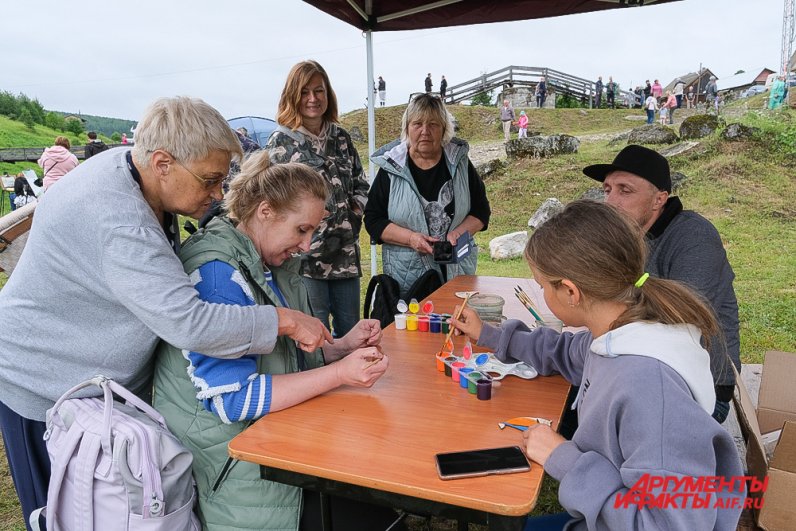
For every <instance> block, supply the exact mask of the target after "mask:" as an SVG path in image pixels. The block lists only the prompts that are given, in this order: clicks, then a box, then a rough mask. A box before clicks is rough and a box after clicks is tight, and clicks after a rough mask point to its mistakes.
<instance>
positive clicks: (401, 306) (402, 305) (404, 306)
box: [395, 299, 409, 313]
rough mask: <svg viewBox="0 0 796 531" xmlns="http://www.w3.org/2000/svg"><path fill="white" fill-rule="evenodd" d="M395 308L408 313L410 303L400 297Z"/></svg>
mask: <svg viewBox="0 0 796 531" xmlns="http://www.w3.org/2000/svg"><path fill="white" fill-rule="evenodd" d="M395 308H396V309H397V310H398V311H399V312H401V313H406V312H407V311H409V305H408V304H406V302H405V301H404V300H403V299H398V303H397V304H396V305H395Z"/></svg>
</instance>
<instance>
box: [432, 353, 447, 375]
mask: <svg viewBox="0 0 796 531" xmlns="http://www.w3.org/2000/svg"><path fill="white" fill-rule="evenodd" d="M440 354H442V352H440V353H439V354H437V355H436V356H434V357H435V358H437V370H438V371H439V372H445V360H444V359H443V358H441V357H440Z"/></svg>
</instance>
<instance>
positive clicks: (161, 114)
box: [0, 97, 332, 521]
mask: <svg viewBox="0 0 796 531" xmlns="http://www.w3.org/2000/svg"><path fill="white" fill-rule="evenodd" d="M240 155H241V148H240V144H239V143H238V140H237V138H236V137H235V134H234V133H233V131H232V129H230V127H229V125H228V124H227V122H226V120H224V118H223V117H222V116H221V115H220V114H219V113H218V111H216V110H215V109H213V108H212V107H211V106H210V105H208V104H207V103H205V102H203V101H202V100H199V99H192V98H186V97H177V98H163V99H160V100H157V101H156V102H155V103H154V104H153V105H152V106H150V107H149V109H148V110H147V111H146V112H145V114H144V117H143V118H142V119H141V121H140V122H139V124H138V128H137V129H136V135H135V147H134V148H133V149H132V151H131V150H130V149H129V148H126V147H125V148H119V149H112V150H108V151H105V152H103V153H100V154H98V155H96V156H94V157H92V158H91V160H89V161H88V162H87V163H85V164H81V165H80V166H78V167H77V168H75V169H74V170H73V171H71V172H69V173H68V174H67V175H65V176H64V177H63V178H61V180H60V182H59V184H58V193H55V194H45V195H46V197H43V198H42V200H41V201H40V203H39V205H38V206H37V208H36V216H35V220H34V222H33V227H32V229H31V231H30V236H29V238H28V241H27V244H26V246H25V250H24V251H23V253H22V256H21V257H20V260H19V264H18V267H17V269H16V270H15V271H14V273H13V274H12V275H11V277H10V278H9V280H8V283H7V284H6V285H5V287H4V288H3V289H2V291H0V312H1V313H2V315H3V321H4V322H3V326H2V327H0V427H1V428H2V435H3V441H4V443H5V447H6V455H7V457H8V460H9V464H10V468H11V473H12V476H13V479H14V484H15V486H16V488H17V494H18V495H19V498H20V501H21V503H22V510H23V512H24V515H25V520H26V521H27V520H28V516H29V514H30V513H31V512H32V511H33V510H34V509H36V508H38V507H41V506H43V505H45V504H46V499H47V486H48V483H49V476H50V461H49V457H48V455H47V448H46V446H45V443H44V440H43V439H42V436H43V434H44V431H45V428H46V426H45V422H44V420H45V412H46V411H47V409H48V408H50V407H52V406H53V404H54V402H55V400H56V399H57V398H58V397H59V396H61V395H62V394H63V393H64V392H65V391H66V390H67V389H69V388H70V387H72V386H73V385H75V384H77V383H80V382H82V381H84V380H88V379H89V378H91V377H93V376H95V375H97V374H103V375H105V376H107V377H109V378H112V379H114V380H116V381H117V382H119V383H120V384H122V385H124V386H125V387H127V388H128V389H130V390H131V391H133V392H135V393H137V394H139V395H141V396H142V397H144V398H146V397H147V396H148V395H149V394H150V390H151V381H152V374H153V369H152V355H153V352H154V349H155V346H156V344H157V342H158V338H161V337H162V338H163V339H164V340H166V341H168V342H169V343H171V344H173V345H176V346H178V347H179V348H181V349H185V350H190V351H198V352H202V353H204V354H206V355H209V356H213V357H217V358H238V357H240V356H243V355H247V354H251V353H269V352H271V351H272V349H273V348H274V345H275V343H276V340H277V336H278V335H287V336H290V337H291V338H293V339H294V340H296V342H297V343H298V344H299V346H300V347H301V348H302V349H303V350H306V351H308V352H313V351H315V350H316V349H317V348H318V347H320V346H322V345H323V344H324V342H325V341H326V340H328V341H331V340H332V338H331V336H330V335H329V333H328V332H327V331H326V329H325V328H324V327H323V325H322V324H321V322H320V321H318V320H317V319H314V318H312V317H309V316H306V315H305V314H303V313H302V312H299V311H296V310H290V309H287V308H275V307H274V306H249V307H243V306H233V305H225V304H210V303H207V302H205V301H203V300H201V299H200V298H199V296H198V294H197V291H196V289H195V288H194V286H193V283H192V282H191V279H189V277H188V275H187V274H186V273H185V271H184V270H183V266H182V263H181V262H180V260H179V258H177V256H176V254H175V252H174V251H175V250H176V249H177V248H178V247H179V236H178V235H179V232H178V230H177V224H176V219H177V215H184V216H190V217H193V218H198V217H200V216H201V215H202V214H203V213H204V211H205V210H206V209H207V207H208V206H209V205H210V201H211V200H212V199H221V182H222V180H223V179H224V177H225V176H226V175H227V172H228V169H229V163H230V160H231V158H232V157H233V156H234V157H239V156H240ZM97 190H102V195H101V196H99V197H98V198H97V199H94V197H97V196H96V192H97ZM33 325H36V329H35V332H28V331H31V330H32V328H31V327H32V326H33ZM98 391H99V390H98V389H96V388H94V389H93V390H86V391H85V392H84V394H83V395H81V396H91V395H95V396H98V395H99V394H100V393H99V392H98Z"/></svg>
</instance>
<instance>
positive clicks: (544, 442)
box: [521, 424, 567, 466]
mask: <svg viewBox="0 0 796 531" xmlns="http://www.w3.org/2000/svg"><path fill="white" fill-rule="evenodd" d="M565 442H567V440H566V439H564V438H563V437H562V436H561V435H559V434H557V433H556V432H554V431H553V428H551V427H550V426H547V425H545V424H534V425H531V426H529V427H528V429H527V430H525V431H524V432H523V433H522V443H523V444H522V447H521V448H522V451H523V452H525V455H526V456H528V459H531V460H533V461H536V462H537V463H539V464H540V465H542V466H544V464H545V462H546V461H547V458H548V457H550V454H552V453H553V450H555V449H556V448H558V447H559V446H561V445H562V444H563V443H565Z"/></svg>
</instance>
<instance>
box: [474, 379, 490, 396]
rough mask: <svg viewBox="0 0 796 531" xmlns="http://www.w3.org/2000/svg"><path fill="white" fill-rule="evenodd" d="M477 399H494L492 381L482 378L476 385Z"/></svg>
mask: <svg viewBox="0 0 796 531" xmlns="http://www.w3.org/2000/svg"><path fill="white" fill-rule="evenodd" d="M475 385H476V388H477V392H476V395H475V396H476V397H478V400H489V399H491V398H492V380H487V379H486V378H481V379H480V380H478V381H477V382H476V383H475Z"/></svg>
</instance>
